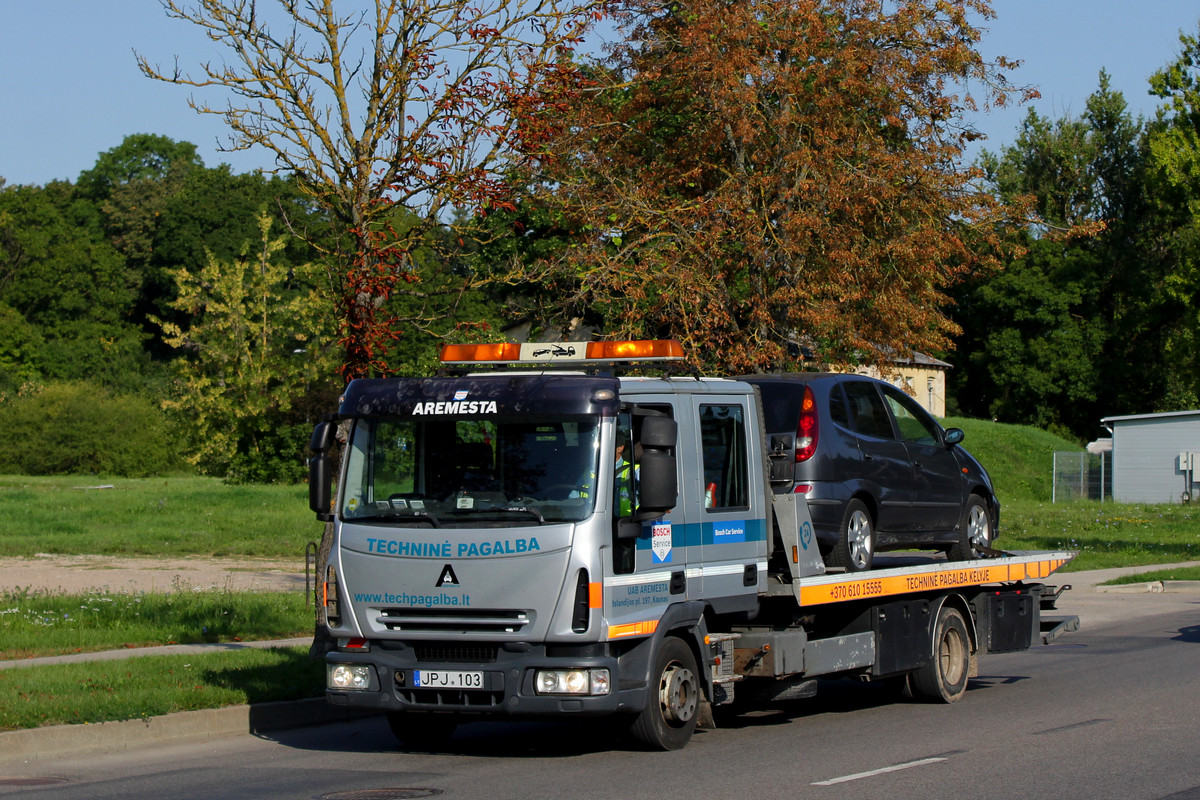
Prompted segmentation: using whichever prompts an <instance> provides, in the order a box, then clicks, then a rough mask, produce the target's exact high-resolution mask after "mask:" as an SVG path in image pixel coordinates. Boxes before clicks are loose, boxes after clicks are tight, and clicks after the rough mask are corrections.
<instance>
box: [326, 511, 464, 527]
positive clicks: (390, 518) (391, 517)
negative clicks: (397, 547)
mask: <svg viewBox="0 0 1200 800" xmlns="http://www.w3.org/2000/svg"><path fill="white" fill-rule="evenodd" d="M396 520H417V521H419V522H428V523H429V524H430V526H431V527H434V528H440V527H442V523H440V522H438V520H437V517H435V516H433V514H430V513H429V512H428V511H402V512H400V513H398V514H396V513H393V514H372V515H371V516H369V517H352V518H350V519H348V520H347V522H394V521H396Z"/></svg>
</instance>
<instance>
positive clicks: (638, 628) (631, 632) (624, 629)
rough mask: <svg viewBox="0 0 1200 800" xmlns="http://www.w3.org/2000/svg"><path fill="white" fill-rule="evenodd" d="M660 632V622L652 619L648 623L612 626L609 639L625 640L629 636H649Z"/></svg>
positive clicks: (609, 630) (609, 629)
mask: <svg viewBox="0 0 1200 800" xmlns="http://www.w3.org/2000/svg"><path fill="white" fill-rule="evenodd" d="M656 630H658V620H656V619H652V620H649V621H647V622H630V623H627V624H625V625H610V626H609V628H608V638H609V639H623V638H625V637H627V636H649V635H650V634H652V633H654V632H655V631H656Z"/></svg>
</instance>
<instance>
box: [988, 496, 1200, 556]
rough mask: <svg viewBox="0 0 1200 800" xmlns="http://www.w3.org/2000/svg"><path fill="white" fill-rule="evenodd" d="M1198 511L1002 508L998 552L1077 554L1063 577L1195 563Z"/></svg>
mask: <svg viewBox="0 0 1200 800" xmlns="http://www.w3.org/2000/svg"><path fill="white" fill-rule="evenodd" d="M1198 532H1200V509H1195V508H1192V507H1191V506H1171V505H1153V506H1151V505H1133V504H1125V503H1113V502H1104V503H1099V502H1095V501H1090V500H1080V501H1076V502H1072V503H1049V502H1037V501H1030V500H1015V501H1012V502H1005V501H1004V498H1003V497H1001V510H1000V538H999V539H998V540H997V542H996V546H997V547H999V548H1000V549H1002V550H1078V551H1079V556H1078V557H1077V558H1076V559H1075V560H1074V561H1072V562H1071V563H1070V564H1069V565H1068V566H1067V567H1066V571H1074V570H1088V569H1107V568H1110V567H1133V566H1141V565H1149V564H1174V563H1178V562H1183V561H1200V536H1197V533H1198Z"/></svg>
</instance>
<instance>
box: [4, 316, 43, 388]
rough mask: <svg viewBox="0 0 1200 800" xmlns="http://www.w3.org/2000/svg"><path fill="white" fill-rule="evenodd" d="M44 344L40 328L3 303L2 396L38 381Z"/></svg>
mask: <svg viewBox="0 0 1200 800" xmlns="http://www.w3.org/2000/svg"><path fill="white" fill-rule="evenodd" d="M43 347H44V342H43V340H42V335H41V333H40V332H39V331H38V329H37V328H35V327H34V326H32V325H30V324H29V322H28V321H26V319H25V317H23V316H21V313H20V312H19V311H17V310H16V309H15V308H13V307H12V306H9V305H6V304H4V303H0V392H9V391H13V390H15V389H16V388H18V387H19V386H20V385H21V384H23V383H27V382H29V381H31V380H33V379H34V378H37V377H38V376H39V375H40V374H41V372H40V367H41V364H42V362H43V359H42V348H43Z"/></svg>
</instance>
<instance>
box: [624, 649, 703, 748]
mask: <svg viewBox="0 0 1200 800" xmlns="http://www.w3.org/2000/svg"><path fill="white" fill-rule="evenodd" d="M651 675H652V676H653V680H654V682H653V683H652V684H651V686H650V691H649V692H647V696H646V707H645V708H643V709H642V710H641V712H640V713H639V714H638V715H637V717H636V718H634V721H633V724H632V725H631V726H630V729H629V730H630V733H632V734H633V737H634V738H635V739H637V740H638V741H639V742H640V743H642V744H643V745H645V746H646V747H647V748H649V749H651V750H678V749H680V748H681V747H683V746H684V745H685V744H687V743H688V740H690V739H691V738H692V733H693V732H694V731H695V730H696V721H697V718H698V717H697V712H698V710H699V707H700V701H701V700H702V699H703V698H702V696H701V695H702V691H703V690H702V689H701V685H700V675H699V671H698V669H697V667H696V657H695V655H693V654H692V648H690V647H688V646H687V643H686V642H684V641H683V640H682V639H680V638H678V637H677V636H667V637H666V638H664V639H663V640H662V642H661V643H660V644H659V647H658V653H657V655H656V656H655V658H654V672H653V673H651Z"/></svg>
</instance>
